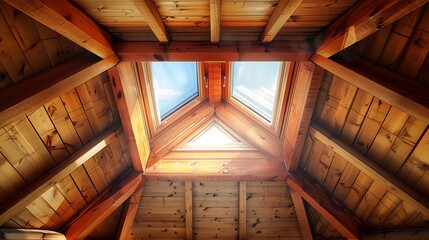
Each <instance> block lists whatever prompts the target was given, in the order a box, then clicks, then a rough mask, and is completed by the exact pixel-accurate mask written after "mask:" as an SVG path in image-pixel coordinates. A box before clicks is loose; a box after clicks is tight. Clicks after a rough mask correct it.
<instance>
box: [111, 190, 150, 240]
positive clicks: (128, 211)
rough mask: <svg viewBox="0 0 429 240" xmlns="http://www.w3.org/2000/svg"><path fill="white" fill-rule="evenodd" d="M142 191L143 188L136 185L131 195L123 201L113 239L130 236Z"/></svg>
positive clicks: (124, 239) (120, 239)
mask: <svg viewBox="0 0 429 240" xmlns="http://www.w3.org/2000/svg"><path fill="white" fill-rule="evenodd" d="M142 192H143V188H142V187H138V188H137V189H136V191H135V192H134V193H133V195H131V197H130V198H129V199H128V200H127V201H126V202H125V203H124V208H123V209H122V213H121V218H120V220H119V226H118V230H117V231H116V238H115V239H117V240H126V239H128V237H129V236H130V234H131V228H132V227H133V224H134V218H135V217H136V213H137V207H138V206H139V203H140V199H141V195H142Z"/></svg>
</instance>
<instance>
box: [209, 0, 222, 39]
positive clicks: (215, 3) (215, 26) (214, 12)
mask: <svg viewBox="0 0 429 240" xmlns="http://www.w3.org/2000/svg"><path fill="white" fill-rule="evenodd" d="M221 4H222V0H210V42H211V43H219V41H220V9H221Z"/></svg>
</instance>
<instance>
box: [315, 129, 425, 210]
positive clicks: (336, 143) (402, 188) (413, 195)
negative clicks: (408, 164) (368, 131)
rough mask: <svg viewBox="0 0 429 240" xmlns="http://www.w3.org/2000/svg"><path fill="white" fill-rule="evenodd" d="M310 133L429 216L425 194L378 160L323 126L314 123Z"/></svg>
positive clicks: (388, 189)
mask: <svg viewBox="0 0 429 240" xmlns="http://www.w3.org/2000/svg"><path fill="white" fill-rule="evenodd" d="M309 133H310V135H311V136H313V137H314V138H316V139H317V140H319V141H320V142H322V143H323V144H325V145H326V146H328V147H330V148H332V150H334V151H335V152H336V153H337V154H339V155H340V156H342V157H343V158H345V159H346V160H347V161H349V162H350V163H351V164H353V165H354V166H355V167H356V168H358V169H359V170H360V171H362V172H363V173H365V174H366V175H368V176H369V177H370V178H372V179H374V180H375V181H377V182H378V183H379V184H381V185H382V186H383V187H384V188H385V189H386V190H387V191H390V192H391V193H393V194H394V195H395V196H396V197H398V198H399V199H401V200H403V201H405V202H407V203H408V204H410V205H411V206H413V207H415V208H416V209H417V210H419V211H421V212H422V214H423V215H424V216H429V199H428V198H427V197H425V196H424V195H423V194H421V193H419V192H417V191H416V190H414V189H413V188H411V187H410V186H409V185H407V184H406V183H405V182H403V181H401V180H400V179H399V178H398V177H396V176H395V175H393V174H391V173H390V172H388V171H387V170H386V169H384V168H383V167H381V166H380V165H378V164H377V163H376V162H374V161H371V160H370V159H369V158H368V157H366V156H365V155H363V154H362V153H361V152H359V151H358V150H357V149H355V148H353V147H351V146H349V145H347V144H345V143H344V142H343V141H342V140H340V139H339V138H337V137H335V136H334V135H333V134H332V133H330V132H328V131H327V130H325V129H323V128H322V127H321V126H319V125H317V124H312V125H311V128H310V131H309Z"/></svg>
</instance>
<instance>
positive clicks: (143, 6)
mask: <svg viewBox="0 0 429 240" xmlns="http://www.w3.org/2000/svg"><path fill="white" fill-rule="evenodd" d="M134 4H135V6H136V8H137V10H138V11H139V12H140V13H141V14H142V16H143V17H144V19H145V21H146V22H147V24H148V25H149V27H150V28H151V30H152V31H153V33H154V34H155V36H156V37H157V38H158V40H159V41H160V42H161V43H167V42H168V41H169V38H170V37H169V36H168V32H167V29H166V28H165V25H164V22H163V21H162V19H161V16H160V15H159V12H158V10H157V8H156V6H155V4H154V3H153V1H152V0H139V1H136V2H134Z"/></svg>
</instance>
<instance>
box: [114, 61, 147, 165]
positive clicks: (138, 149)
mask: <svg viewBox="0 0 429 240" xmlns="http://www.w3.org/2000/svg"><path fill="white" fill-rule="evenodd" d="M109 77H110V81H111V83H112V88H113V93H114V96H115V100H116V104H117V105H118V109H119V116H120V117H121V121H122V126H123V128H124V132H125V137H126V139H127V142H128V146H129V150H130V153H131V159H132V161H133V166H134V169H135V170H136V171H144V170H145V168H146V163H147V159H148V156H149V152H150V146H149V140H148V135H147V128H146V122H145V112H144V106H143V101H142V97H141V92H140V86H139V82H138V81H139V79H138V78H137V74H136V72H135V69H134V67H133V65H132V63H127V62H122V63H120V64H118V66H116V67H114V68H111V69H109Z"/></svg>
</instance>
